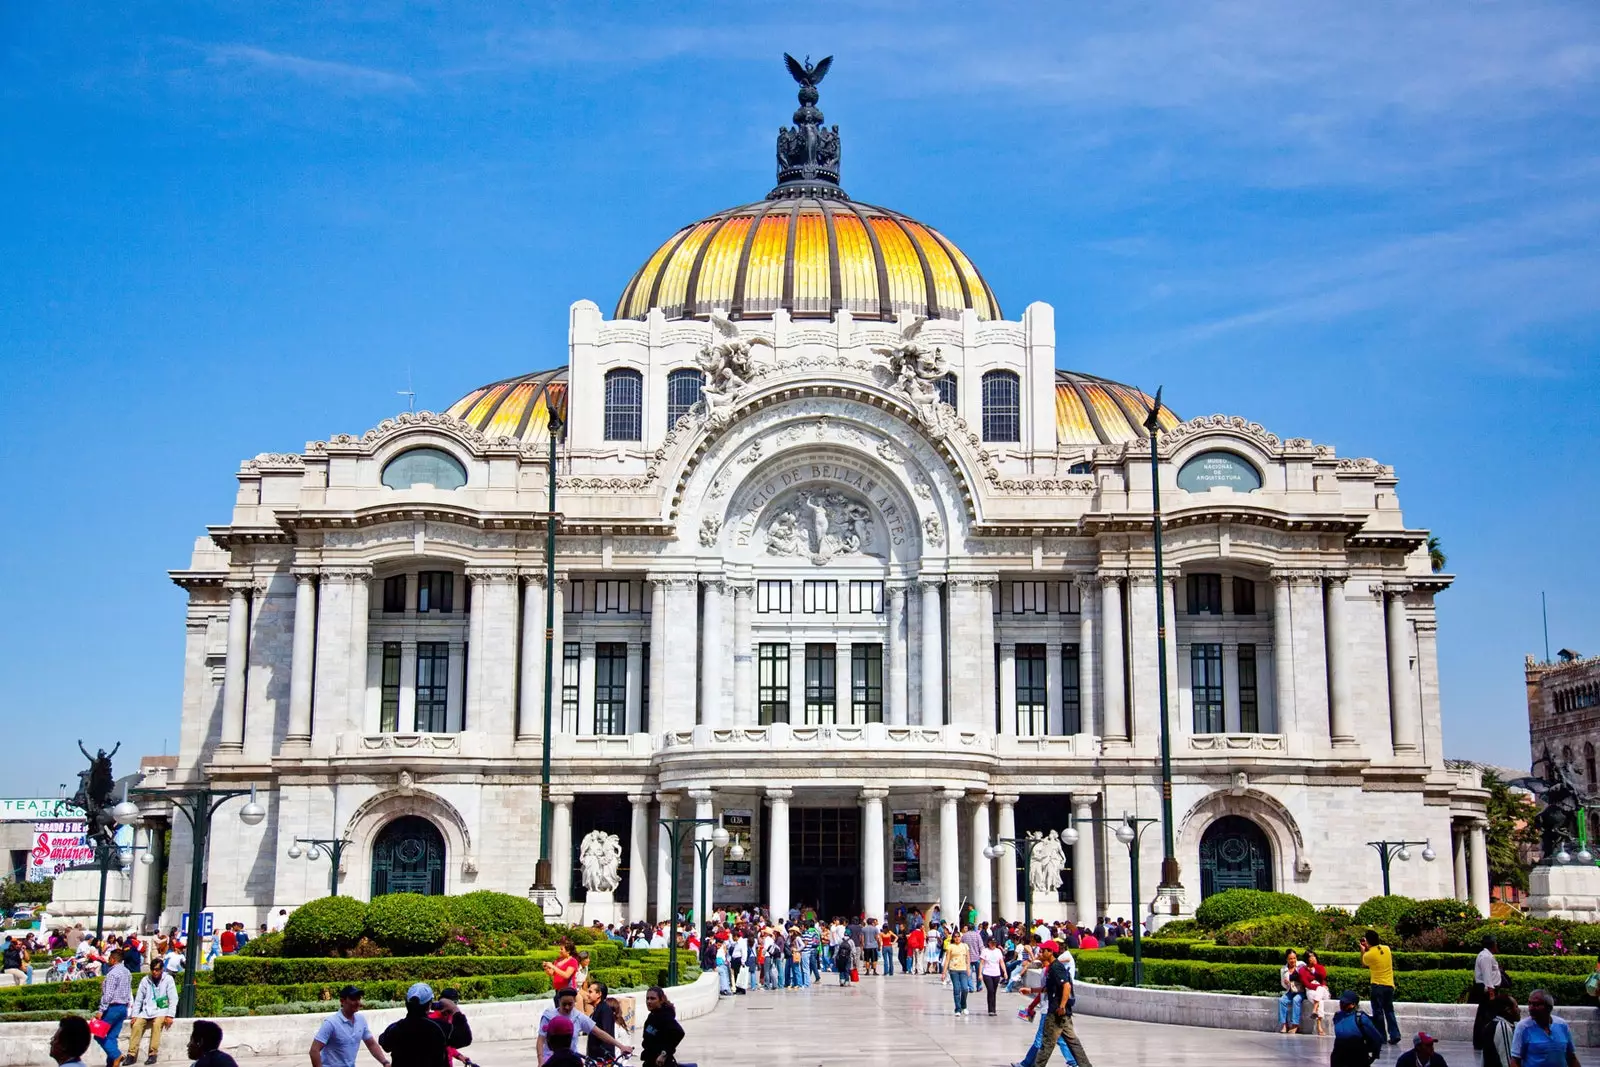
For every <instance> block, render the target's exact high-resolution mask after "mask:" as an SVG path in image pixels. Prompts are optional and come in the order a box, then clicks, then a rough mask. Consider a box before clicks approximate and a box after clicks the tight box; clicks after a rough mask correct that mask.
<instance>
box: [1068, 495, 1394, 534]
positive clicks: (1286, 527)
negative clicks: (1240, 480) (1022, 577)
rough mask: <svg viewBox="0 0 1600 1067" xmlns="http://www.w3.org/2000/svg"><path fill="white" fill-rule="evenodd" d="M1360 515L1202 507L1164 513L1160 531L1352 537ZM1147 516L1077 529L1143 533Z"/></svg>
mask: <svg viewBox="0 0 1600 1067" xmlns="http://www.w3.org/2000/svg"><path fill="white" fill-rule="evenodd" d="M1366 521H1367V520H1366V517H1365V516H1364V515H1360V514H1356V513H1352V512H1325V513H1323V514H1305V513H1289V512H1281V511H1273V510H1272V509H1271V508H1267V507H1262V506H1260V505H1250V504H1243V505H1241V504H1226V505H1217V504H1209V503H1207V504H1202V505H1200V506H1199V507H1191V508H1184V509H1183V510H1181V511H1175V512H1166V513H1163V515H1162V517H1161V528H1162V529H1163V530H1181V529H1184V528H1185V527H1189V526H1207V525H1211V524H1213V523H1224V522H1226V523H1229V524H1233V525H1239V526H1257V527H1261V528H1262V529H1267V530H1283V531H1286V532H1290V533H1331V534H1344V535H1346V536H1354V535H1355V533H1356V531H1358V530H1360V529H1361V528H1362V527H1363V526H1364V525H1366ZM1150 525H1151V521H1150V513H1149V512H1148V511H1145V512H1137V511H1135V512H1124V513H1122V514H1091V515H1085V516H1083V518H1082V519H1081V520H1079V523H1078V526H1079V529H1080V530H1081V531H1082V533H1083V534H1085V535H1090V536H1092V535H1096V534H1104V533H1145V532H1148V531H1149V529H1150Z"/></svg>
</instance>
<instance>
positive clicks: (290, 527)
mask: <svg viewBox="0 0 1600 1067" xmlns="http://www.w3.org/2000/svg"><path fill="white" fill-rule="evenodd" d="M548 516H549V513H547V512H543V511H516V512H511V511H480V510H478V509H475V508H470V507H464V506H461V505H457V504H439V503H432V504H420V503H403V502H398V501H397V502H394V503H384V504H374V505H372V506H370V507H365V508H356V509H354V510H338V511H335V510H331V509H298V510H294V511H283V512H279V513H278V516H277V518H278V525H279V526H280V527H282V528H283V530H284V531H286V532H287V533H288V534H289V535H290V536H292V535H293V534H295V533H298V532H300V531H302V530H306V531H309V530H355V529H362V528H365V527H368V526H381V525H383V524H384V523H390V522H443V523H449V524H451V525H455V526H464V527H468V528H470V529H474V530H543V529H544V528H545V526H546V524H547V519H548ZM555 520H556V524H557V526H558V527H560V526H561V513H560V512H556V513H555ZM570 530H571V528H570V527H568V528H567V530H566V532H570ZM212 539H213V540H215V539H216V535H215V534H213V535H212Z"/></svg>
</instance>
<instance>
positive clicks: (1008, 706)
mask: <svg viewBox="0 0 1600 1067" xmlns="http://www.w3.org/2000/svg"><path fill="white" fill-rule="evenodd" d="M1057 647H1058V648H1059V647H1060V646H1057ZM1048 669H1049V668H1048V665H1047V666H1046V670H1048ZM997 681H998V682H999V685H1000V729H999V731H998V732H999V733H1000V734H1002V735H1004V736H1006V737H1015V736H1016V735H1017V643H1016V642H1015V641H1002V642H1001V643H1000V677H999V678H998V679H997ZM1046 715H1047V716H1048V705H1047V706H1046Z"/></svg>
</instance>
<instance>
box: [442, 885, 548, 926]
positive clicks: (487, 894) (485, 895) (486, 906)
mask: <svg viewBox="0 0 1600 1067" xmlns="http://www.w3.org/2000/svg"><path fill="white" fill-rule="evenodd" d="M443 899H444V902H445V915H446V918H448V919H449V921H450V923H451V924H452V925H455V926H461V927H465V928H466V929H468V930H477V931H481V932H482V933H486V934H514V933H521V932H524V931H537V932H538V933H540V934H544V933H545V932H546V929H545V922H544V912H542V911H540V910H539V906H538V905H537V904H535V903H534V902H533V901H531V900H529V899H528V898H527V897H519V896H513V895H512V894H510V893H496V892H495V891H494V890H492V889H479V890H476V891H474V892H471V893H463V894H461V895H460V896H457V897H445V898H443Z"/></svg>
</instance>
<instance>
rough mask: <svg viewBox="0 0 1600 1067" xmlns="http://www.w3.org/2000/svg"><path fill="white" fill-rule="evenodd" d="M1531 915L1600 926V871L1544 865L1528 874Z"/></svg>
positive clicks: (1579, 865)
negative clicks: (1596, 923) (1594, 923)
mask: <svg viewBox="0 0 1600 1067" xmlns="http://www.w3.org/2000/svg"><path fill="white" fill-rule="evenodd" d="M1527 909H1528V914H1529V915H1532V916H1534V917H1535V918H1540V919H1572V920H1574V921H1576V922H1586V923H1592V922H1600V867H1596V866H1595V865H1594V864H1593V863H1541V864H1539V866H1537V867H1535V868H1534V869H1533V870H1532V871H1530V872H1529V874H1528V902H1527Z"/></svg>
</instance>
